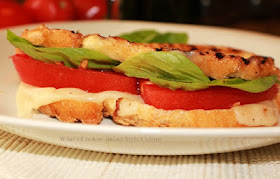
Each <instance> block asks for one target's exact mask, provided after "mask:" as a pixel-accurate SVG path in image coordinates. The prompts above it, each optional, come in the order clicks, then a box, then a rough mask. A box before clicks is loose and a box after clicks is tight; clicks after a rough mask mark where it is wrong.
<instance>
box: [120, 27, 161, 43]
mask: <svg viewBox="0 0 280 179" xmlns="http://www.w3.org/2000/svg"><path fill="white" fill-rule="evenodd" d="M158 35H159V33H158V32H157V31H155V30H140V31H134V32H131V33H124V34H121V35H119V37H120V38H123V39H126V40H128V41H130V42H139V43H149V42H152V41H153V39H154V38H155V37H156V36H158Z"/></svg>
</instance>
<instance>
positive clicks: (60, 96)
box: [17, 82, 143, 118]
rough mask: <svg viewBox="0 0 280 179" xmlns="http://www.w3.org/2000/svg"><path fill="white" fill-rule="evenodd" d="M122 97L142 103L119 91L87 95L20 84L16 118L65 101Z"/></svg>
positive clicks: (136, 98) (62, 89)
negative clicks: (44, 106)
mask: <svg viewBox="0 0 280 179" xmlns="http://www.w3.org/2000/svg"><path fill="white" fill-rule="evenodd" d="M122 97H124V98H127V99H130V100H133V101H139V102H143V100H142V98H141V97H140V95H133V94H129V93H125V92H119V91H104V92H100V93H88V92H86V91H84V90H80V89H77V88H60V89H55V88H52V87H47V88H38V87H34V86H30V85H27V84H25V83H22V82H21V84H20V85H19V88H18V92H17V109H18V116H19V117H25V118H30V117H32V115H33V113H35V112H37V110H38V108H39V107H40V106H43V105H47V104H50V103H53V102H56V101H60V100H65V99H69V100H77V101H91V102H95V103H102V102H103V101H104V100H105V99H109V98H111V99H118V98H122Z"/></svg>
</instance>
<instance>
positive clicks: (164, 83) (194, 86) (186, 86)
mask: <svg viewBox="0 0 280 179" xmlns="http://www.w3.org/2000/svg"><path fill="white" fill-rule="evenodd" d="M150 81H151V82H153V83H154V84H157V85H159V86H161V87H164V88H169V89H171V90H176V89H182V90H186V91H195V90H201V89H205V88H208V87H209V85H208V84H207V83H195V82H194V83H184V82H178V81H168V80H163V79H160V78H153V77H152V78H150Z"/></svg>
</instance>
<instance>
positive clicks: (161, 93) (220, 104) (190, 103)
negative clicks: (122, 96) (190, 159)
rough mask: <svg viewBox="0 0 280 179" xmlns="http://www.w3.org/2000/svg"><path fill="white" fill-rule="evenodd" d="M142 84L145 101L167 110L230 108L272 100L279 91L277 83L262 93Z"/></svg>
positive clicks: (219, 88)
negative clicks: (191, 89) (174, 88)
mask: <svg viewBox="0 0 280 179" xmlns="http://www.w3.org/2000/svg"><path fill="white" fill-rule="evenodd" d="M140 85H141V86H140V88H141V96H142V98H143V100H144V102H145V103H146V104H149V105H152V106H154V107H156V108H160V109H165V110H173V109H184V110H193V109H205V110H211V109H229V108H231V107H233V106H234V105H236V104H240V105H242V104H250V103H257V102H261V101H265V100H270V99H272V98H274V97H275V95H276V94H277V92H278V89H277V86H275V85H274V86H273V87H272V88H270V89H268V90H267V91H265V92H262V93H249V92H246V91H242V90H238V89H233V88H227V87H210V88H207V89H203V90H197V91H183V90H170V89H167V88H162V87H159V86H157V85H155V84H152V83H151V82H146V81H145V82H141V83H140Z"/></svg>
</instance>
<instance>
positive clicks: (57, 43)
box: [22, 25, 83, 48]
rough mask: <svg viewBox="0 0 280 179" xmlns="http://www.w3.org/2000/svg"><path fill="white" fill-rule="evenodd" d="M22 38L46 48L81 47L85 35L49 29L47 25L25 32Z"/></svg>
mask: <svg viewBox="0 0 280 179" xmlns="http://www.w3.org/2000/svg"><path fill="white" fill-rule="evenodd" d="M22 37H23V38H25V39H26V40H28V41H29V42H31V43H32V44H34V45H39V46H44V47H73V48H78V47H81V45H82V42H83V35H82V34H81V33H76V32H74V31H69V30H64V29H49V28H47V27H46V26H45V25H41V26H39V27H38V28H37V29H33V30H25V31H23V33H22Z"/></svg>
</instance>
